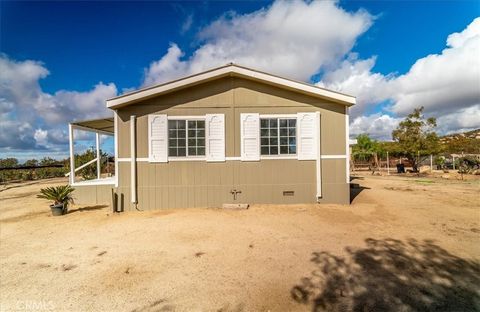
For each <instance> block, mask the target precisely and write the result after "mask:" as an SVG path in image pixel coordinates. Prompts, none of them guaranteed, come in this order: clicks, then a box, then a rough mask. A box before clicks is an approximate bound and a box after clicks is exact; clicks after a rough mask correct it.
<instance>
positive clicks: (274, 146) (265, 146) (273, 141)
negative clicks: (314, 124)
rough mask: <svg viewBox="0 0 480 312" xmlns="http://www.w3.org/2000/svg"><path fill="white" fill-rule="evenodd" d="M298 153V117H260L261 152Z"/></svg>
mask: <svg viewBox="0 0 480 312" xmlns="http://www.w3.org/2000/svg"><path fill="white" fill-rule="evenodd" d="M296 153H297V119H296V118H260V154H261V155H294V154H296Z"/></svg>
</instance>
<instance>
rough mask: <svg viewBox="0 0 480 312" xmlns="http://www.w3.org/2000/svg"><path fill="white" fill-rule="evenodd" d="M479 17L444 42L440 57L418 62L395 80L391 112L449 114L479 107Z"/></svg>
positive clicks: (435, 55)
mask: <svg viewBox="0 0 480 312" xmlns="http://www.w3.org/2000/svg"><path fill="white" fill-rule="evenodd" d="M479 55H480V18H477V19H475V20H474V21H473V22H472V23H471V24H470V25H469V26H468V27H467V28H466V29H465V30H464V31H462V32H460V33H454V34H452V35H450V36H449V37H448V39H447V48H446V49H445V50H443V51H442V53H441V54H432V55H428V56H426V57H424V58H422V59H419V60H418V61H416V62H415V64H414V65H413V66H412V67H411V68H410V70H409V71H408V73H406V74H405V75H402V76H400V77H398V78H397V79H395V80H394V82H393V83H394V88H395V89H397V90H399V91H398V92H397V93H395V94H392V98H393V99H394V100H395V104H394V105H393V106H392V111H394V112H395V113H398V114H407V113H408V112H411V111H412V110H413V109H414V108H415V107H418V106H420V105H422V106H424V107H425V111H426V112H429V113H433V112H435V113H439V114H442V115H444V114H449V113H451V112H454V111H457V110H459V109H462V108H466V107H470V106H472V105H476V104H480V64H479Z"/></svg>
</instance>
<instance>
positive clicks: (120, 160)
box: [118, 155, 347, 162]
mask: <svg viewBox="0 0 480 312" xmlns="http://www.w3.org/2000/svg"><path fill="white" fill-rule="evenodd" d="M320 158H321V159H346V158H347V155H322V156H321V157H320ZM268 159H283V160H285V159H297V156H262V157H261V158H260V160H268ZM225 160H226V161H232V160H242V158H241V157H240V156H238V157H225ZM129 161H130V158H119V159H118V162H129ZM137 161H138V162H148V161H149V159H148V157H147V158H143V157H142V158H137ZM168 161H206V160H205V158H169V159H168Z"/></svg>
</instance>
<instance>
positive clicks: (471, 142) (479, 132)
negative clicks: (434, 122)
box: [440, 129, 480, 154]
mask: <svg viewBox="0 0 480 312" xmlns="http://www.w3.org/2000/svg"><path fill="white" fill-rule="evenodd" d="M440 142H442V144H443V145H444V146H445V150H446V151H447V152H450V153H461V152H465V153H472V154H479V153H480V129H476V130H471V131H467V132H462V133H454V134H449V135H445V136H442V137H440Z"/></svg>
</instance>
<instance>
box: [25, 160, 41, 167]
mask: <svg viewBox="0 0 480 312" xmlns="http://www.w3.org/2000/svg"><path fill="white" fill-rule="evenodd" d="M23 165H24V166H29V167H36V166H38V160H36V159H29V160H27V161H25V163H24V164H23Z"/></svg>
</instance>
